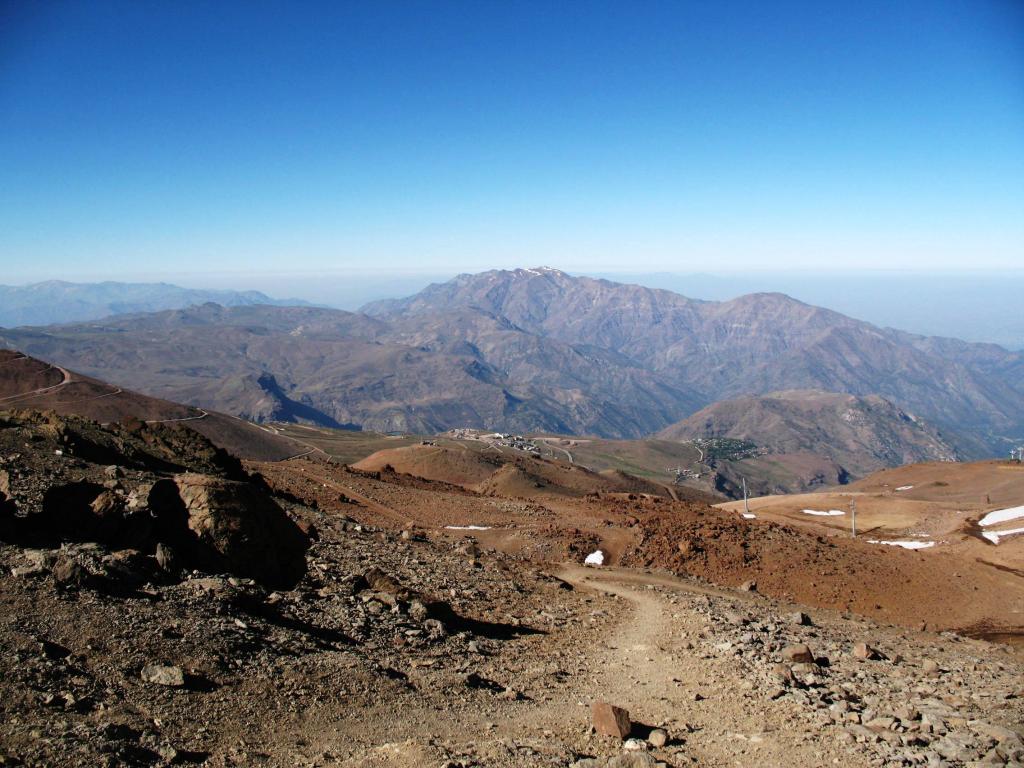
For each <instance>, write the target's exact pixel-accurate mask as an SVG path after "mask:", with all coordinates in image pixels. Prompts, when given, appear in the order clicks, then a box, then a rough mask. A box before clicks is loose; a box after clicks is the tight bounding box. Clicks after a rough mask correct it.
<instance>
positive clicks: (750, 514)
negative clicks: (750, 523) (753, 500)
mask: <svg viewBox="0 0 1024 768" xmlns="http://www.w3.org/2000/svg"><path fill="white" fill-rule="evenodd" d="M740 514H742V515H743V517H745V518H746V519H747V520H756V519H757V515H755V514H754V513H753V512H741V513H740Z"/></svg>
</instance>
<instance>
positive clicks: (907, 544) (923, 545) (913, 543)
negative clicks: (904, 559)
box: [868, 539, 935, 549]
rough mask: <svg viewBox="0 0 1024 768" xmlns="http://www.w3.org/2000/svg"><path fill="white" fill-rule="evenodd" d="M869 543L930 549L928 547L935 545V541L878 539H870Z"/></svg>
mask: <svg viewBox="0 0 1024 768" xmlns="http://www.w3.org/2000/svg"><path fill="white" fill-rule="evenodd" d="M868 544H889V545H890V546H893V547H903V549H928V547H934V546H935V542H934V541H879V540H878V539H868Z"/></svg>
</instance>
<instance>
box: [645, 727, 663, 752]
mask: <svg viewBox="0 0 1024 768" xmlns="http://www.w3.org/2000/svg"><path fill="white" fill-rule="evenodd" d="M647 743H648V744H650V745H651V746H652V747H655V748H659V747H664V746H665V745H666V744H668V731H666V730H665V729H664V728H652V729H651V732H650V733H649V734H648V735H647Z"/></svg>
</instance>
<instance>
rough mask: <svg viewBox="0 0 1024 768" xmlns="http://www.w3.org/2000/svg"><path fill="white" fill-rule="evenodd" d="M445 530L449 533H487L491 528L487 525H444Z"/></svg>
mask: <svg viewBox="0 0 1024 768" xmlns="http://www.w3.org/2000/svg"><path fill="white" fill-rule="evenodd" d="M445 528H446V529H447V530H449V531H489V530H491V526H489V525H446V526H445Z"/></svg>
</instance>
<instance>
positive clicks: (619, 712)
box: [591, 701, 633, 740]
mask: <svg viewBox="0 0 1024 768" xmlns="http://www.w3.org/2000/svg"><path fill="white" fill-rule="evenodd" d="M591 715H592V717H593V723H594V730H595V731H597V733H599V734H601V735H602V736H614V737H615V738H617V739H622V740H625V739H626V738H627V737H628V736H629V732H630V731H631V730H632V729H633V724H632V723H631V722H630V719H629V712H628V711H626V710H625V709H622V708H621V707H616V706H613V705H611V704H609V703H608V702H605V701H595V702H594V704H593V706H592V707H591Z"/></svg>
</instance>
